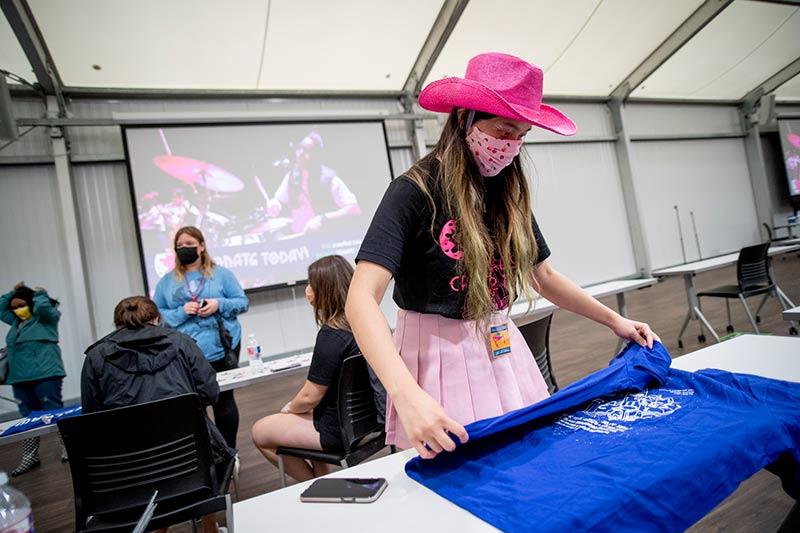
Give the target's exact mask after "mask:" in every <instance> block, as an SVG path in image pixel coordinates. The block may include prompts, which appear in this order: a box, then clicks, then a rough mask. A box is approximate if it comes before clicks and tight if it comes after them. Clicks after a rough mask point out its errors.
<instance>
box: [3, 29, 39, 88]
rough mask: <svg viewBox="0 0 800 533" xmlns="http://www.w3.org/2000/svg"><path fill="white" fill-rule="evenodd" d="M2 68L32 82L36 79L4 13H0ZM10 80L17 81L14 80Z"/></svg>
mask: <svg viewBox="0 0 800 533" xmlns="http://www.w3.org/2000/svg"><path fill="white" fill-rule="evenodd" d="M0 68H1V69H3V70H7V71H9V72H13V73H14V74H16V75H17V76H20V77H22V78H25V79H26V80H28V81H29V82H31V83H34V82H35V81H36V75H34V73H33V69H32V68H31V64H30V63H29V62H28V58H27V57H25V52H23V51H22V47H21V46H20V45H19V42H18V41H17V36H16V35H14V31H13V30H12V29H11V26H10V25H9V24H8V20H6V17H5V15H3V14H0ZM8 81H9V82H10V83H15V82H14V81H12V80H8Z"/></svg>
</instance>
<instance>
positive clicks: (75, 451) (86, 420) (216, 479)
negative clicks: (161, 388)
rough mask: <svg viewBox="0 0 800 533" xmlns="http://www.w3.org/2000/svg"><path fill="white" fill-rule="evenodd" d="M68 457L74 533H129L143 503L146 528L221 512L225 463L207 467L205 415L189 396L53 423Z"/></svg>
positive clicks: (229, 514) (225, 500)
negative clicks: (151, 506)
mask: <svg viewBox="0 0 800 533" xmlns="http://www.w3.org/2000/svg"><path fill="white" fill-rule="evenodd" d="M58 429H59V431H60V432H61V435H62V437H63V438H64V445H65V446H66V448H67V452H69V466H70V471H71V473H72V487H73V490H74V492H75V530H76V531H80V532H84V531H85V532H99V531H102V532H112V531H113V532H117V531H119V532H126V533H128V532H130V531H132V530H133V528H134V527H135V526H136V523H137V521H138V520H139V518H140V517H141V515H142V514H143V512H144V510H145V509H146V508H147V505H148V504H149V503H150V499H151V498H152V495H153V492H154V491H158V496H157V498H156V500H155V503H156V504H157V508H156V511H155V513H154V515H153V516H152V518H151V519H150V522H149V524H148V528H149V529H159V528H163V527H168V526H171V525H173V524H177V523H179V522H186V521H189V520H191V521H192V525H193V526H194V520H195V519H196V518H199V517H201V516H204V515H207V514H209V513H215V512H218V511H223V510H224V511H225V512H226V518H227V526H228V531H233V506H232V505H231V500H230V495H229V494H226V493H225V492H226V490H227V484H228V482H229V481H230V478H231V475H232V473H233V459H231V461H230V462H229V464H226V465H223V467H222V468H215V467H214V463H213V462H212V459H211V447H210V444H209V438H208V429H207V426H206V417H205V409H204V408H203V406H202V404H201V402H200V398H199V397H198V396H197V394H184V395H181V396H175V397H172V398H167V399H164V400H158V401H155V402H148V403H142V404H138V405H132V406H130V407H122V408H119V409H111V410H108V411H101V412H98V413H91V414H87V415H82V416H77V417H73V418H67V419H64V420H59V421H58Z"/></svg>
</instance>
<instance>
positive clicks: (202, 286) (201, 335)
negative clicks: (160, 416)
mask: <svg viewBox="0 0 800 533" xmlns="http://www.w3.org/2000/svg"><path fill="white" fill-rule="evenodd" d="M173 244H174V248H175V254H176V258H175V268H174V270H172V272H170V273H168V274H166V275H165V276H164V277H163V278H161V279H160V280H159V281H158V284H157V285H156V291H155V295H154V297H153V300H154V301H155V303H156V305H157V306H158V310H159V311H160V312H161V316H162V317H163V319H164V324H165V325H167V326H169V327H172V328H175V329H177V330H178V331H180V332H181V333H185V334H186V335H189V336H190V337H191V338H192V339H194V341H195V342H196V343H197V345H198V346H199V347H200V350H201V351H202V352H203V355H204V356H205V358H206V359H207V360H208V362H209V363H211V367H212V368H213V369H214V370H215V371H216V372H222V371H223V370H230V369H231V368H236V366H237V364H238V361H239V351H240V350H241V339H242V326H241V325H240V324H239V320H238V319H237V318H236V317H237V316H238V315H240V314H241V313H244V312H246V311H247V309H248V307H249V302H248V300H247V296H246V295H245V294H244V291H243V290H242V286H241V285H239V282H238V281H237V280H236V277H235V276H234V275H233V273H232V272H231V271H230V270H228V269H227V268H225V267H222V266H220V265H216V264H214V262H213V261H212V260H211V256H210V254H209V253H208V250H207V249H206V241H205V238H204V237H203V233H202V232H201V231H200V230H199V229H197V228H195V227H194V226H185V227H183V228H181V229H179V230H178V231H177V232H176V233H175V239H174V241H173ZM219 321H221V326H222V327H224V329H225V331H227V333H228V334H229V335H230V346H231V348H232V351H233V354H234V355H235V357H233V358H227V357H226V353H225V348H223V345H222V339H221V337H220V334H221V333H222V332H221V331H220V323H219ZM234 359H235V360H234ZM212 408H213V410H214V421H215V423H216V425H217V427H218V428H219V430H220V433H222V436H223V437H225V442H227V443H228V446H230V447H231V448H234V449H235V448H236V433H237V431H238V430H239V409H238V408H237V407H236V400H235V399H234V397H233V391H225V392H221V393H220V395H219V399H218V400H217V402H216V403H215V404H213V406H212Z"/></svg>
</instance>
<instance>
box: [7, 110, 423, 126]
mask: <svg viewBox="0 0 800 533" xmlns="http://www.w3.org/2000/svg"><path fill="white" fill-rule="evenodd" d="M435 118H436V115H434V114H432V113H383V114H381V113H373V112H370V113H361V114H359V113H347V114H342V113H320V112H315V113H314V114H308V115H280V114H275V113H272V114H267V113H263V114H262V113H246V114H236V113H221V114H213V113H183V114H178V113H172V114H170V113H121V114H120V115H119V116H115V117H112V118H18V119H17V125H18V126H45V127H51V128H59V127H72V128H75V127H94V126H123V125H126V126H151V125H152V126H158V125H162V124H241V123H266V122H308V121H313V120H325V119H328V120H344V121H356V120H407V121H416V120H425V119H435Z"/></svg>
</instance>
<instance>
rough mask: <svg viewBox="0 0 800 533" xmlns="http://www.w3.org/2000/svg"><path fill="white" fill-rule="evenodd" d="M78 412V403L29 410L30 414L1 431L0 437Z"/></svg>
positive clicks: (75, 414)
mask: <svg viewBox="0 0 800 533" xmlns="http://www.w3.org/2000/svg"><path fill="white" fill-rule="evenodd" d="M79 414H81V406H80V405H73V406H71V407H62V408H60V409H51V410H50V411H31V414H29V415H28V416H27V417H26V418H23V419H22V420H20V421H19V422H17V423H16V424H14V425H13V426H11V427H9V428H8V429H6V430H5V431H3V433H2V434H0V437H5V436H6V435H13V434H14V433H22V432H23V431H28V430H29V429H34V428H38V427H41V426H49V425H50V424H55V423H56V422H58V421H59V420H61V419H62V418H68V417H70V416H78V415H79Z"/></svg>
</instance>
